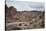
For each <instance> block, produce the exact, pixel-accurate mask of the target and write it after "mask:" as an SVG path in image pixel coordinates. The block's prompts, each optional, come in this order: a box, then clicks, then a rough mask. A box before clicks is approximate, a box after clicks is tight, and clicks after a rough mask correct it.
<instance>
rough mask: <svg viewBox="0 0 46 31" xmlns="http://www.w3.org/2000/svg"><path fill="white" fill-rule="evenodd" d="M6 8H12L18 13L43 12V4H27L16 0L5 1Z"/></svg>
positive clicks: (27, 2)
mask: <svg viewBox="0 0 46 31" xmlns="http://www.w3.org/2000/svg"><path fill="white" fill-rule="evenodd" d="M6 4H7V6H8V7H10V6H14V7H15V8H16V9H17V10H18V11H23V10H27V11H30V10H41V11H42V10H44V3H43V2H31V1H30V2H29V1H16V0H6Z"/></svg>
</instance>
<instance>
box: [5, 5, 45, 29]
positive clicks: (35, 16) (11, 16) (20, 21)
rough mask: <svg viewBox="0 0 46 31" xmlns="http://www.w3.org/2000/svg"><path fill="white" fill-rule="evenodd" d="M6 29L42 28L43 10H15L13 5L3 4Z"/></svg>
mask: <svg viewBox="0 0 46 31" xmlns="http://www.w3.org/2000/svg"><path fill="white" fill-rule="evenodd" d="M5 9H6V10H5V11H6V30H21V29H22V30H23V29H37V28H44V25H45V24H44V23H45V21H44V19H45V18H44V17H45V15H44V14H45V13H44V11H43V12H42V11H17V9H16V8H14V7H13V6H10V7H8V6H7V5H5Z"/></svg>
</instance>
